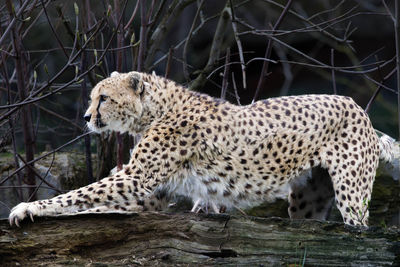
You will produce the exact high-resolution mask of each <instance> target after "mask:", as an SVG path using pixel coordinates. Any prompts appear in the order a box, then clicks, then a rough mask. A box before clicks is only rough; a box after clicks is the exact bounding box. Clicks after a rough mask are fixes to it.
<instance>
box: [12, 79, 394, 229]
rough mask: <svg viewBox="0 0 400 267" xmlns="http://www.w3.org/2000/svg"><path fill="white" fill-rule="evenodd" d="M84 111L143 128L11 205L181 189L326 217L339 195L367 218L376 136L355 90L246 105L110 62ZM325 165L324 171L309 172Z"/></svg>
mask: <svg viewBox="0 0 400 267" xmlns="http://www.w3.org/2000/svg"><path fill="white" fill-rule="evenodd" d="M90 97H91V103H90V106H89V108H88V109H87V111H86V113H85V115H84V119H85V120H86V121H87V125H88V127H89V128H90V129H91V130H93V131H94V132H98V133H100V132H104V131H119V132H121V133H125V132H127V133H129V134H132V135H136V134H141V136H142V137H141V139H140V141H139V143H138V144H137V145H136V146H135V148H134V149H133V151H132V153H131V159H130V160H129V163H128V164H127V165H125V166H124V168H123V169H122V170H121V171H119V172H117V173H115V174H114V175H111V176H110V177H106V178H104V179H102V180H100V181H98V182H95V183H93V184H90V185H88V186H85V187H82V188H79V189H77V190H73V191H70V192H68V193H65V194H62V195H59V196H56V197H54V198H52V199H47V200H39V201H35V202H30V203H24V202H23V203H20V204H19V205H17V206H16V207H14V208H13V209H12V211H11V213H10V215H9V222H10V224H11V225H13V224H15V225H17V226H19V222H20V221H21V220H23V219H24V218H26V217H30V218H31V219H32V221H33V217H34V216H56V215H68V214H81V213H107V212H120V213H133V212H140V211H161V210H164V209H166V208H167V207H168V203H170V201H171V200H172V199H173V198H174V196H176V195H183V196H188V197H190V198H191V199H192V200H193V202H194V205H193V209H192V210H193V211H198V210H199V209H200V208H202V207H210V208H211V209H212V210H213V211H214V212H218V211H219V210H220V209H221V208H224V209H232V208H239V209H244V208H248V207H251V206H255V205H259V204H261V203H262V202H265V201H269V202H271V201H274V200H275V199H276V198H288V200H289V215H290V217H291V218H314V219H315V218H316V219H326V214H327V213H328V212H329V209H330V205H331V204H332V202H335V203H336V206H337V208H338V209H339V211H340V212H341V214H342V217H343V221H344V223H345V224H350V225H367V223H368V204H367V203H368V202H369V200H370V198H371V191H372V186H373V182H374V178H375V172H376V168H377V166H378V162H379V158H382V159H384V160H390V159H391V157H392V156H393V155H392V154H391V146H392V143H393V141H394V140H392V139H391V138H390V137H388V136H383V137H381V138H379V137H378V136H377V134H376V133H375V131H374V129H373V127H372V125H371V122H370V120H369V118H368V116H367V114H366V113H365V112H364V111H363V110H362V109H361V108H360V107H359V106H358V105H357V104H356V103H355V102H354V101H353V100H352V99H351V98H350V97H346V96H338V95H303V96H286V97H278V98H271V99H267V100H262V101H258V102H255V103H253V104H251V105H247V106H236V105H233V104H231V103H229V102H226V101H224V100H221V99H216V98H213V97H210V96H208V95H204V94H200V93H198V92H193V91H190V90H188V89H186V88H184V87H183V86H180V85H178V84H176V83H175V82H173V81H171V80H168V79H165V78H163V77H159V76H157V75H155V74H146V73H140V72H129V73H118V72H113V73H112V74H111V76H110V77H109V78H106V79H104V80H102V81H101V82H99V83H98V84H97V85H96V86H95V87H94V89H93V90H92V92H91V95H90ZM317 166H319V167H320V168H321V172H322V175H319V176H318V177H319V178H312V177H311V178H310V173H311V172H312V171H313V170H314V169H315V167H317Z"/></svg>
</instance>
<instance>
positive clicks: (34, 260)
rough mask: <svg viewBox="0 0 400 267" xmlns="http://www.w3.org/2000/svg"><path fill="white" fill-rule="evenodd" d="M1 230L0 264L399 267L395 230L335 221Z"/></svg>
mask: <svg viewBox="0 0 400 267" xmlns="http://www.w3.org/2000/svg"><path fill="white" fill-rule="evenodd" d="M0 230H1V235H0V265H2V266H3V265H11V264H13V265H15V264H18V263H19V264H21V265H29V266H34V265H46V266H47V265H50V266H55V265H57V266H60V265H71V264H72V265H82V266H83V265H86V264H89V263H91V264H96V266H97V265H98V266H100V265H99V264H106V265H105V266H107V265H112V266H126V265H146V266H156V265H183V266H187V265H224V266H227V265H232V266H237V265H249V266H270V265H278V266H296V264H300V265H301V264H303V263H305V265H306V266H350V265H351V266H361V265H362V266H386V265H390V266H399V264H400V229H399V228H387V229H383V228H376V227H371V228H369V229H368V230H366V229H362V228H356V227H348V226H344V225H343V224H342V223H336V222H320V221H302V220H295V221H290V220H288V219H280V218H266V219H263V218H256V217H245V216H237V215H226V214H222V215H204V214H192V213H176V214H168V213H148V212H145V213H139V214H133V215H120V214H108V215H85V216H83V215H79V216H71V217H58V218H38V219H37V221H36V222H35V223H30V222H28V221H25V222H24V223H23V225H22V228H10V227H9V226H8V222H7V221H6V220H2V221H0ZM101 266H103V265H101Z"/></svg>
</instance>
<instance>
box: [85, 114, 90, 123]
mask: <svg viewBox="0 0 400 267" xmlns="http://www.w3.org/2000/svg"><path fill="white" fill-rule="evenodd" d="M91 117H92V115H91V114H89V115H85V116H83V118H84V119H85V121H87V122H89V121H90V118H91Z"/></svg>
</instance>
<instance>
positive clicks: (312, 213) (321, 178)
mask: <svg viewBox="0 0 400 267" xmlns="http://www.w3.org/2000/svg"><path fill="white" fill-rule="evenodd" d="M334 196H335V194H334V191H333V186H332V181H331V178H330V176H329V174H328V171H327V170H325V169H323V168H321V167H315V168H313V169H312V170H311V171H308V172H306V173H305V174H303V175H302V176H299V177H297V178H295V180H294V181H293V182H292V183H291V184H290V191H289V197H288V199H289V208H288V211H289V216H290V218H291V219H317V220H327V219H328V217H329V215H330V212H331V208H332V204H333V200H334Z"/></svg>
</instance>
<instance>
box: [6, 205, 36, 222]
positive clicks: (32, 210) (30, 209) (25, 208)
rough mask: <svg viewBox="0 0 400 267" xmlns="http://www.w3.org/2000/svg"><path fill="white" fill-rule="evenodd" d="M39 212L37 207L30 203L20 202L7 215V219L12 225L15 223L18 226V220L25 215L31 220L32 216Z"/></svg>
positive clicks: (21, 219)
mask: <svg viewBox="0 0 400 267" xmlns="http://www.w3.org/2000/svg"><path fill="white" fill-rule="evenodd" d="M38 214H39V209H38V207H37V206H35V205H34V204H32V203H26V202H21V203H19V204H18V205H17V206H15V207H14V208H13V209H12V210H11V213H10V215H9V217H8V221H9V222H10V225H11V226H12V225H13V224H15V225H16V226H18V227H19V222H21V221H23V220H24V219H25V218H26V217H28V216H29V217H30V218H31V220H32V222H33V216H35V215H38Z"/></svg>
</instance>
